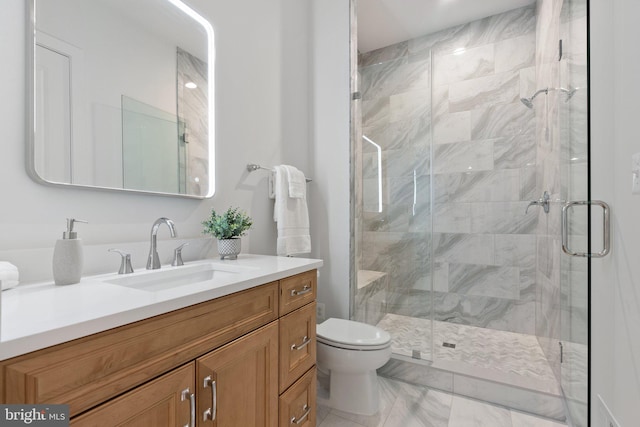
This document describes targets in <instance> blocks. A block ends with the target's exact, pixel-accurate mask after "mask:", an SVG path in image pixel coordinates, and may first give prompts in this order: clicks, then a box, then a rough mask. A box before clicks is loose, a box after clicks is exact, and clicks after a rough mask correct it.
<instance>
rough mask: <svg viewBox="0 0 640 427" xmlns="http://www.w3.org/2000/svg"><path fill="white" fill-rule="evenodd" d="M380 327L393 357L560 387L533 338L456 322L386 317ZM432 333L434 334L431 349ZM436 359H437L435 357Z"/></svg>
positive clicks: (389, 315) (390, 315)
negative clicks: (388, 336) (448, 364)
mask: <svg viewBox="0 0 640 427" xmlns="http://www.w3.org/2000/svg"><path fill="white" fill-rule="evenodd" d="M377 326H378V327H380V328H381V329H384V330H386V331H387V332H389V333H390V334H391V339H392V342H391V349H392V351H393V353H394V354H398V355H402V356H406V357H412V358H420V359H423V360H433V361H439V362H456V363H458V364H461V365H463V366H465V367H467V368H482V369H483V370H487V371H488V372H496V373H498V374H509V375H511V376H513V375H516V376H519V377H522V379H523V380H524V381H525V382H526V380H527V379H530V380H536V382H539V383H548V384H550V385H555V384H557V381H556V378H555V376H554V374H553V372H552V370H551V367H550V366H549V363H548V362H547V359H546V357H545V355H544V353H543V351H542V349H541V348H540V344H538V340H537V339H536V337H535V336H533V335H526V334H518V333H514V332H505V331H498V330H495V329H487V328H478V327H475V326H468V325H460V324H456V323H449V322H440V321H434V322H433V324H432V322H431V321H430V320H427V319H418V318H413V317H408V316H401V315H397V314H386V315H385V316H384V317H383V318H382V320H380V322H378V325H377ZM432 330H433V334H434V340H433V346H434V352H435V354H432V350H431V336H432ZM433 356H435V357H433Z"/></svg>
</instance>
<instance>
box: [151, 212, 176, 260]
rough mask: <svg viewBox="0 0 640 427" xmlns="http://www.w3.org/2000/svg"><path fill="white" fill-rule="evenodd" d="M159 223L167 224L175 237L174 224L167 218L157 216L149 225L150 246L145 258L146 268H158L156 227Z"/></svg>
mask: <svg viewBox="0 0 640 427" xmlns="http://www.w3.org/2000/svg"><path fill="white" fill-rule="evenodd" d="M161 224H167V227H169V231H170V232H171V237H176V235H177V234H176V225H175V224H174V223H173V221H171V220H170V219H169V218H164V217H163V218H158V219H157V220H156V222H154V223H153V227H151V248H150V249H149V258H148V259H147V270H157V269H158V268H160V257H158V242H157V237H156V236H157V234H158V228H160V225H161Z"/></svg>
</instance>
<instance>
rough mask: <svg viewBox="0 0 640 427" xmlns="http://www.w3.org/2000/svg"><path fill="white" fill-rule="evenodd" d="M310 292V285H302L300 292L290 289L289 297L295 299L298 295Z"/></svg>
mask: <svg viewBox="0 0 640 427" xmlns="http://www.w3.org/2000/svg"><path fill="white" fill-rule="evenodd" d="M309 292H311V285H304V287H303V288H302V290H301V291H296V290H295V289H291V296H292V297H297V296H299V295H304V294H307V293H309Z"/></svg>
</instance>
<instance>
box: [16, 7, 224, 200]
mask: <svg viewBox="0 0 640 427" xmlns="http://www.w3.org/2000/svg"><path fill="white" fill-rule="evenodd" d="M30 4H31V10H30V14H29V15H30V20H31V25H30V31H29V34H30V37H31V38H32V42H31V43H29V44H28V46H29V48H30V49H31V51H30V52H29V58H30V59H31V60H32V64H31V70H32V72H33V79H32V80H31V85H30V92H31V93H30V94H29V99H31V100H32V105H31V108H30V113H31V114H30V116H31V117H30V123H29V133H30V138H29V146H28V153H27V155H28V171H29V174H30V175H31V176H32V177H33V178H34V179H35V180H36V181H38V182H41V183H46V184H54V185H63V186H80V187H89V188H99V189H110V190H121V191H136V192H143V193H151V194H160V195H176V196H183V197H191V198H206V197H211V196H213V193H214V190H215V186H214V176H215V171H214V135H215V129H214V119H213V118H214V81H215V80H214V43H213V28H212V27H211V25H210V24H209V22H208V21H207V20H206V19H204V18H203V17H202V16H200V15H199V14H198V13H196V12H195V11H194V10H192V9H191V8H189V7H188V6H186V5H185V4H184V3H182V2H181V1H180V0H136V1H134V2H132V1H130V0H92V1H90V2H87V1H86V0H31V3H30Z"/></svg>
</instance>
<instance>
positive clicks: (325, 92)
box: [310, 0, 350, 318]
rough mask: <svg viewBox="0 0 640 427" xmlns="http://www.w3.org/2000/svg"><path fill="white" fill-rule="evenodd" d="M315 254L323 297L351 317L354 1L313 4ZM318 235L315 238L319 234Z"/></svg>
mask: <svg viewBox="0 0 640 427" xmlns="http://www.w3.org/2000/svg"><path fill="white" fill-rule="evenodd" d="M312 18H313V22H312V29H313V36H312V37H313V39H312V40H311V52H312V55H313V58H312V67H313V71H312V72H313V83H312V85H313V92H312V96H313V98H312V99H313V120H312V123H313V138H312V139H313V146H312V159H313V171H314V172H313V173H314V180H315V182H316V185H314V186H313V188H314V192H313V193H312V196H311V207H310V208H311V211H312V229H311V232H312V238H315V242H316V243H315V244H314V248H315V249H314V256H315V257H318V258H322V259H324V260H325V266H324V267H323V269H322V273H321V276H320V279H319V282H318V300H319V301H320V302H321V303H325V304H326V316H327V317H342V318H349V233H350V230H349V191H350V175H349V158H350V151H349V105H350V101H349V37H350V32H349V25H350V23H349V1H348V0H322V1H318V0H316V1H313V2H312ZM313 236H315V237H313Z"/></svg>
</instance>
